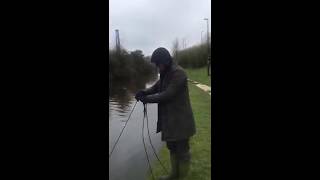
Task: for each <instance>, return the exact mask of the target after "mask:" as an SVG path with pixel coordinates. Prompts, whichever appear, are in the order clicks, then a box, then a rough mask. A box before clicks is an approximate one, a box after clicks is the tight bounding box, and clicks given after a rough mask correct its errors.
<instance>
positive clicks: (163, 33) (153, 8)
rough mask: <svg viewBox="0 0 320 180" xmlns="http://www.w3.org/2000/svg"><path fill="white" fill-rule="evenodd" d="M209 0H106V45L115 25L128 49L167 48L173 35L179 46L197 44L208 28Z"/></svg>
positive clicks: (112, 39)
mask: <svg viewBox="0 0 320 180" xmlns="http://www.w3.org/2000/svg"><path fill="white" fill-rule="evenodd" d="M210 17H211V0H109V45H110V46H112V47H114V46H115V29H119V32H120V43H121V45H122V46H123V47H124V48H125V49H127V50H129V51H133V50H136V49H140V50H142V51H143V53H144V54H145V55H151V54H152V52H153V50H154V49H156V48H157V47H160V46H161V47H165V48H167V49H168V50H169V51H170V52H171V50H172V46H173V42H174V40H175V39H176V38H178V40H179V44H180V47H181V46H182V41H183V39H185V41H186V47H190V46H192V45H195V44H198V43H200V41H201V31H203V32H202V36H203V38H205V35H206V33H207V23H206V21H205V20H203V18H209V32H210V31H211V29H210V26H211V19H210Z"/></svg>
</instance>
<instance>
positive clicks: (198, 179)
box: [148, 71, 211, 180]
mask: <svg viewBox="0 0 320 180" xmlns="http://www.w3.org/2000/svg"><path fill="white" fill-rule="evenodd" d="M199 72H200V71H199ZM191 73H193V72H191ZM195 74H197V73H195ZM200 82H201V81H200ZM189 94H190V100H191V105H192V110H193V113H194V117H195V123H196V130H197V132H196V135H194V136H193V137H192V138H191V140H190V150H191V156H192V158H191V167H190V172H189V174H188V176H187V177H186V178H185V180H209V179H211V112H210V110H211V98H210V96H209V94H207V93H206V92H204V91H202V90H201V89H200V88H198V87H196V86H194V85H193V84H191V83H189ZM159 157H160V160H161V162H162V163H163V164H164V166H165V167H166V169H168V170H169V169H170V168H171V166H170V159H169V150H168V149H167V147H166V146H164V147H163V148H162V149H161V150H160V153H159ZM152 170H153V173H154V175H155V178H157V177H159V176H160V175H163V173H164V172H163V169H162V167H161V165H160V163H159V162H158V161H157V160H155V161H154V162H153V165H152ZM148 179H149V180H152V176H151V174H149V175H148Z"/></svg>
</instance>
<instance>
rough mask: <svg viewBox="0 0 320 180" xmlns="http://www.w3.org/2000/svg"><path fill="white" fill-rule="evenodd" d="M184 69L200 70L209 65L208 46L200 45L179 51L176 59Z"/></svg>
mask: <svg viewBox="0 0 320 180" xmlns="http://www.w3.org/2000/svg"><path fill="white" fill-rule="evenodd" d="M174 58H175V59H176V60H177V62H178V64H179V65H181V66H182V67H184V68H199V67H203V66H206V65H207V61H208V46H207V44H200V45H196V46H192V47H190V48H187V49H183V50H180V51H178V53H177V54H176V57H174Z"/></svg>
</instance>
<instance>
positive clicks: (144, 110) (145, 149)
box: [141, 104, 155, 179]
mask: <svg viewBox="0 0 320 180" xmlns="http://www.w3.org/2000/svg"><path fill="white" fill-rule="evenodd" d="M143 106H144V107H145V104H144V105H143ZM143 112H144V116H143V119H142V133H141V137H142V142H143V146H144V151H145V152H146V156H147V160H148V165H149V169H150V172H151V175H152V179H155V178H154V175H153V172H152V168H151V165H150V160H149V156H148V153H147V148H146V143H145V142H144V136H143V132H144V119H145V114H146V109H145V108H144V109H143ZM147 122H148V121H147Z"/></svg>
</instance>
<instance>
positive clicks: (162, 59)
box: [151, 47, 172, 72]
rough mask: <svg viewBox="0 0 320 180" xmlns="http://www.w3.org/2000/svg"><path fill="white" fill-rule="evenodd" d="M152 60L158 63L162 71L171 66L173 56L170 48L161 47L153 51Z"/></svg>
mask: <svg viewBox="0 0 320 180" xmlns="http://www.w3.org/2000/svg"><path fill="white" fill-rule="evenodd" d="M151 62H152V63H155V64H156V66H157V67H158V68H159V70H160V72H164V71H165V70H166V69H167V68H168V67H169V66H171V64H172V58H171V56H170V53H169V51H168V50H166V49H165V48H163V47H160V48H157V49H156V50H155V51H153V53H152V56H151Z"/></svg>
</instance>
